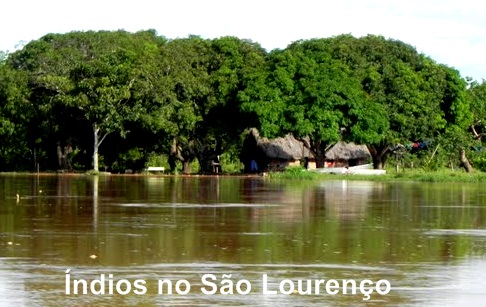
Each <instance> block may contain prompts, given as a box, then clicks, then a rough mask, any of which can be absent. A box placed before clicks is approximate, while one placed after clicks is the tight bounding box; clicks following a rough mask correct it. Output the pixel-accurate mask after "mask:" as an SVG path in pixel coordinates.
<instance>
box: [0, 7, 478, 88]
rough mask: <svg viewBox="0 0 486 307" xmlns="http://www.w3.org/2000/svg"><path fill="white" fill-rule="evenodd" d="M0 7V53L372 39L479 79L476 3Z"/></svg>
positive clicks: (279, 45) (268, 46)
mask: <svg viewBox="0 0 486 307" xmlns="http://www.w3.org/2000/svg"><path fill="white" fill-rule="evenodd" d="M0 9H1V12H2V14H1V18H0V50H2V51H6V50H9V51H13V50H15V46H16V45H18V43H19V42H21V41H25V42H28V41H30V40H32V39H38V38H40V37H42V36H43V35H45V34H47V33H66V32H70V31H74V30H117V29H125V30H127V31H139V30H146V29H155V30H157V33H158V34H159V35H163V36H165V37H167V38H176V37H186V36H187V35H189V34H195V35H200V36H202V37H205V38H214V37H220V36H224V35H232V36H237V37H239V38H247V39H251V40H253V41H255V42H258V43H260V44H261V45H262V46H263V47H264V48H266V49H267V50H271V49H274V48H285V47H286V46H287V45H288V44H289V43H291V42H293V41H295V40H299V39H308V38H315V37H329V36H334V35H339V34H343V33H351V34H353V35H354V36H358V37H359V36H363V35H366V34H380V35H383V36H385V37H387V38H394V39H399V40H402V41H404V42H406V43H409V44H411V45H413V46H415V47H416V48H417V50H418V51H419V52H423V53H425V54H427V55H429V56H430V57H432V58H433V59H434V60H436V61H437V62H439V63H444V64H447V65H449V66H452V67H455V68H456V69H458V70H459V71H460V72H461V75H462V76H463V77H466V76H471V77H473V78H474V79H476V80H478V81H480V80H482V79H483V78H485V79H486V2H484V1H483V0H460V1H459V0H369V1H367V0H361V1H360V0H332V1H326V0H321V1H318V0H298V1H296V0H294V1H289V0H280V1H270V0H245V1H239V0H205V1H202V0H172V1H165V0H158V1H157V0H152V1H151V0H132V1H127V0H116V1H115V0H82V1H81V0H78V1H73V0H9V1H5V2H2V3H1V4H0Z"/></svg>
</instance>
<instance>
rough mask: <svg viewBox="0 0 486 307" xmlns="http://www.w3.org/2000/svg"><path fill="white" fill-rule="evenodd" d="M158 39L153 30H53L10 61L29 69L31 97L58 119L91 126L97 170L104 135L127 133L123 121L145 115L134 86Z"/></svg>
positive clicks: (93, 162) (14, 64) (93, 157)
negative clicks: (62, 31)
mask: <svg viewBox="0 0 486 307" xmlns="http://www.w3.org/2000/svg"><path fill="white" fill-rule="evenodd" d="M158 42H159V39H158V38H157V37H156V35H155V33H154V32H153V31H146V32H140V33H137V34H135V35H133V34H131V33H128V32H125V31H116V32H107V31H100V32H72V33H68V34H62V35H61V34H49V35H46V36H44V37H43V38H41V39H40V40H38V41H34V42H32V43H29V44H28V45H26V46H25V47H24V48H23V49H22V50H21V51H19V52H17V53H16V54H14V55H13V56H12V64H13V66H14V67H15V68H17V69H20V70H25V71H28V72H29V73H30V76H31V81H30V84H31V87H32V90H33V93H34V95H33V96H32V100H35V101H36V103H38V104H41V105H42V106H43V109H45V110H49V112H50V114H52V113H53V112H55V110H58V114H57V115H58V116H57V118H56V119H55V120H56V121H61V122H62V119H59V116H65V115H66V114H67V116H70V117H73V118H74V119H76V120H78V124H79V125H80V126H81V127H82V126H87V125H89V126H91V131H92V136H93V140H92V144H93V151H92V153H93V155H92V167H93V169H94V170H96V171H98V168H99V163H98V148H99V146H100V145H101V144H102V143H103V141H104V140H105V138H106V136H107V135H109V134H110V133H112V132H115V131H116V132H119V133H120V134H121V135H125V134H126V133H127V131H126V129H125V124H126V123H127V122H129V121H134V120H136V119H137V118H138V117H139V116H140V115H141V114H142V113H143V106H142V104H141V101H140V100H138V99H136V97H133V95H132V94H133V86H134V84H135V82H136V81H137V80H138V79H140V78H142V77H143V68H144V67H146V65H144V64H145V62H146V60H147V58H150V57H149V55H150V53H153V52H155V53H157V52H158ZM142 56H143V57H142ZM86 124H87V125H86ZM60 129H62V127H61V128H60Z"/></svg>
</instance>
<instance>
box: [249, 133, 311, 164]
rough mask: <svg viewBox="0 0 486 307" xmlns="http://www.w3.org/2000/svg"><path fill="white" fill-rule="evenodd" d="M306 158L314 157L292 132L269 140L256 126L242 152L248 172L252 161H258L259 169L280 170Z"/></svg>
mask: <svg viewBox="0 0 486 307" xmlns="http://www.w3.org/2000/svg"><path fill="white" fill-rule="evenodd" d="M306 158H307V159H309V160H311V159H313V158H314V157H313V156H312V153H311V152H310V151H309V149H307V148H305V147H304V146H303V144H302V142H300V141H299V140H297V139H296V138H294V137H293V136H292V135H291V134H288V135H286V136H285V137H279V138H275V139H271V140H269V139H268V138H264V137H261V136H260V134H259V133H258V130H257V129H255V128H252V129H250V131H249V133H248V135H247V136H246V138H245V141H244V142H243V148H242V151H241V154H240V160H241V162H243V164H244V165H245V171H247V172H249V171H250V165H251V161H255V162H256V163H257V165H258V168H259V170H274V169H279V170H280V169H283V168H285V167H286V166H288V165H291V164H300V161H302V160H304V159H306Z"/></svg>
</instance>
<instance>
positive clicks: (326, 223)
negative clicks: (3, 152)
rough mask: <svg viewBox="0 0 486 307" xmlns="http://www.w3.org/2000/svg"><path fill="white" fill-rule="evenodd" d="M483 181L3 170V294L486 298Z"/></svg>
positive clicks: (326, 300) (232, 302)
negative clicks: (46, 173) (11, 172)
mask: <svg viewBox="0 0 486 307" xmlns="http://www.w3.org/2000/svg"><path fill="white" fill-rule="evenodd" d="M483 185H484V184H458V183H413V182H368V181H344V180H324V181H319V182H307V181H277V180H274V179H273V180H272V179H269V178H263V177H163V176H149V177H143V176H101V177H97V176H73V175H52V176H35V175H32V176H28V175H25V176H21V175H18V176H13V175H4V176H0V306H356V305H366V306H486V188H485V187H484V186H483ZM208 274H212V275H208ZM343 280H346V281H347V282H348V283H347V284H344V282H343ZM367 280H368V281H369V283H363V284H362V282H363V281H365V282H368V281H367ZM353 281H355V285H354V287H353V284H352V282H353ZM385 281H386V282H388V283H389V285H390V287H389V288H388V286H387V284H386V283H385ZM159 283H160V284H159ZM376 284H379V286H376ZM308 286H310V287H308ZM327 286H329V289H328V288H327ZM169 290H171V291H172V294H170V293H169V292H168V291H169ZM328 290H329V291H328ZM345 290H346V291H345ZM353 290H354V294H353ZM213 292H214V293H213ZM317 292H319V293H317ZM344 292H346V293H344Z"/></svg>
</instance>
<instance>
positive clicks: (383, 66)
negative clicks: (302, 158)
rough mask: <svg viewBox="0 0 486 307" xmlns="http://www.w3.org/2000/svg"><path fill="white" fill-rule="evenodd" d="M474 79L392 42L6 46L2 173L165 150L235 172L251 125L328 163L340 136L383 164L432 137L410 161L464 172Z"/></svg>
mask: <svg viewBox="0 0 486 307" xmlns="http://www.w3.org/2000/svg"><path fill="white" fill-rule="evenodd" d="M468 81H469V80H464V79H463V78H461V76H460V75H459V73H458V72H457V71H456V70H454V69H452V68H450V67H447V66H445V65H442V64H438V63H436V62H434V61H433V60H432V59H430V58H429V57H427V56H425V55H423V54H420V53H418V52H417V51H416V50H415V48H413V47H411V46H409V45H407V44H405V43H403V42H401V41H397V40H390V39H385V38H383V37H381V36H372V35H369V36H366V37H362V38H355V37H353V36H350V35H341V36H336V37H331V38H322V39H311V40H304V41H297V42H295V43H293V44H291V45H289V46H288V47H287V48H286V49H284V50H273V51H271V52H266V51H265V50H264V49H262V48H261V47H260V46H259V45H258V44H256V43H253V42H251V41H247V40H241V39H238V38H235V37H222V38H218V39H212V40H209V39H203V38H201V37H197V36H190V37H187V38H182V39H174V40H169V39H166V38H164V37H162V36H159V35H157V34H156V33H155V31H152V30H150V31H142V32H137V33H129V32H125V31H114V32H109V31H100V32H71V33H67V34H48V35H46V36H44V37H42V38H41V39H39V40H37V41H33V42H30V43H29V44H27V45H25V46H24V47H23V48H22V49H21V50H19V51H16V52H13V53H11V54H7V53H3V52H2V53H1V54H0V136H1V140H0V170H33V169H41V170H49V169H50V170H55V169H58V168H66V167H67V168H74V169H80V170H85V169H95V170H98V168H103V169H107V170H111V171H123V170H125V169H135V170H140V169H142V168H144V167H145V166H146V165H147V163H148V162H150V163H156V161H158V160H160V159H159V158H157V157H164V158H163V159H162V160H163V162H160V163H163V164H164V166H165V165H167V167H169V168H170V169H171V170H172V171H173V172H175V171H177V168H180V167H181V168H182V171H183V172H185V173H189V172H191V164H192V163H193V162H194V161H197V162H198V165H199V170H200V171H201V172H211V171H212V170H213V168H212V162H213V161H215V159H216V158H217V157H223V158H224V159H223V160H224V162H225V163H230V164H231V169H232V170H233V171H236V168H238V162H237V159H236V157H237V156H238V152H239V149H240V147H241V145H242V134H243V133H244V132H245V130H246V129H248V128H251V127H256V128H258V129H259V130H260V132H261V134H262V135H263V136H268V137H275V136H283V135H285V134H287V133H292V134H293V135H294V136H295V137H296V138H298V139H299V140H301V141H302V142H303V144H304V146H306V147H308V148H309V150H311V152H312V153H313V154H314V156H315V157H316V160H317V162H318V165H322V164H323V162H324V157H325V153H326V150H327V149H328V148H329V146H331V145H332V144H334V143H335V142H337V141H339V140H344V141H353V142H356V143H359V144H366V145H367V146H368V148H369V150H370V152H371V154H372V156H373V162H374V164H375V167H376V168H381V167H384V165H385V162H386V161H387V159H388V158H389V157H393V156H394V155H393V153H394V149H395V148H396V145H397V144H407V143H410V142H417V141H424V140H432V145H433V146H432V147H431V148H429V150H428V151H424V152H421V153H416V152H415V153H412V154H408V153H407V154H405V155H404V157H405V158H404V159H405V160H409V161H415V160H414V159H415V158H413V157H418V158H419V159H421V158H420V157H421V156H422V157H423V159H422V160H423V161H426V162H424V163H422V164H423V165H422V166H424V167H429V168H431V167H433V166H437V167H443V166H453V165H458V164H459V158H460V155H459V152H460V151H461V150H465V153H466V154H467V155H468V156H469V157H471V158H472V161H473V162H476V165H477V166H478V167H480V168H484V167H483V166H482V165H483V164H484V163H483V162H482V161H483V160H484V158H483V154H482V145H481V137H482V135H483V134H484V133H485V132H486V128H485V127H486V126H484V125H485V123H486V118H485V117H486V85H485V83H477V82H472V83H471V82H469V84H468ZM434 148H440V149H439V150H436V151H432V150H433V149H434ZM99 155H100V157H99V158H98V156H99ZM401 156H402V157H403V154H401ZM395 157H396V154H395ZM411 157H412V158H411ZM461 157H462V156H461ZM162 160H161V161H162ZM402 160H403V159H402ZM402 162H403V161H402ZM419 164H420V163H419Z"/></svg>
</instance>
